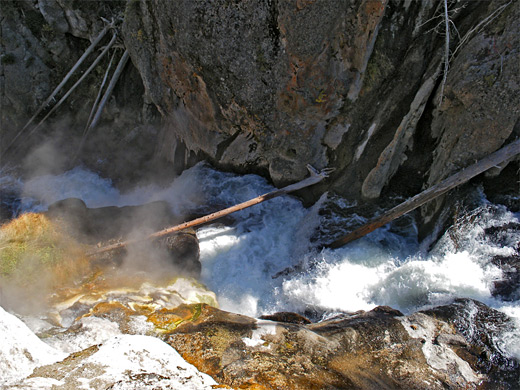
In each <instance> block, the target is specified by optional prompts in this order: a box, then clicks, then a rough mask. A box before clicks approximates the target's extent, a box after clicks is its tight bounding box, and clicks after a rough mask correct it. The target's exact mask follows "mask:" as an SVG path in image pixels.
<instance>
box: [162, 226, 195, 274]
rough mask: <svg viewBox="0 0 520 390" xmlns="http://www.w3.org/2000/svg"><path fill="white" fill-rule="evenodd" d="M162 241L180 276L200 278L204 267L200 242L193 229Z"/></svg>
mask: <svg viewBox="0 0 520 390" xmlns="http://www.w3.org/2000/svg"><path fill="white" fill-rule="evenodd" d="M161 241H162V245H165V246H166V248H167V250H168V254H169V255H170V256H171V258H172V261H173V263H174V264H175V266H176V267H177V268H178V270H179V273H180V274H182V275H188V276H193V277H196V278H197V277H199V276H200V272H201V270H202V265H201V263H200V249H199V240H198V238H197V235H196V234H195V231H194V230H193V229H192V230H191V231H182V232H179V233H176V234H172V235H170V236H168V237H166V238H164V239H163V240H161Z"/></svg>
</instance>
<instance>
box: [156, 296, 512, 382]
mask: <svg viewBox="0 0 520 390" xmlns="http://www.w3.org/2000/svg"><path fill="white" fill-rule="evenodd" d="M475 310H476V313H477V315H476V317H473V316H472V315H473V314H474V313H475ZM162 314H163V315H162V317H161V319H162V321H163V323H175V324H178V325H176V326H175V327H174V328H173V329H171V330H169V331H167V332H163V336H162V337H163V339H164V340H165V341H166V342H168V343H169V344H170V345H172V346H173V347H174V348H175V349H176V350H177V351H179V353H180V354H181V355H182V356H183V357H184V358H185V359H186V360H187V361H188V362H190V363H192V364H193V365H194V366H195V367H197V368H198V369H199V370H200V371H202V372H205V373H208V374H209V375H211V376H212V377H213V378H215V380H217V381H218V382H219V383H222V384H226V385H229V386H231V387H233V388H243V389H272V388H277V389H306V390H308V389H323V388H338V389H340V388H341V389H343V388H352V389H374V388H379V389H460V388H470V389H476V388H493V387H492V386H499V387H495V388H501V389H514V388H515V387H516V386H517V384H518V380H519V379H520V377H519V371H518V362H517V361H516V360H515V359H514V358H511V357H507V356H505V355H504V353H503V351H501V350H500V348H498V347H497V340H499V338H498V337H499V333H498V332H497V331H496V330H497V329H500V330H501V331H508V330H509V331H512V330H513V327H512V324H511V322H510V320H509V319H508V318H507V317H506V316H505V315H503V314H501V313H499V312H496V311H494V310H492V309H490V308H488V307H486V306H485V305H483V304H481V303H479V302H476V301H472V300H459V301H457V302H455V303H453V304H451V305H447V306H443V307H440V308H437V309H433V310H430V311H424V312H418V313H414V314H411V315H408V316H404V315H402V313H400V312H398V311H396V310H393V309H391V308H388V307H377V308H375V309H374V310H371V311H369V312H361V313H356V314H353V315H343V316H338V317H336V318H333V319H330V320H326V321H323V322H320V323H314V324H307V325H304V324H294V323H292V324H291V323H286V322H276V321H269V320H254V319H252V318H249V317H245V316H242V315H237V314H232V313H228V312H224V311H221V310H218V309H215V308H212V307H209V306H206V305H202V306H201V307H200V309H198V310H194V309H193V307H190V306H185V305H182V306H179V307H178V308H176V309H173V310H169V311H168V312H163V313H162ZM486 316H491V317H492V318H493V319H494V320H495V321H494V322H493V324H490V323H487V322H485V321H481V320H480V319H483V318H485V317H486ZM474 318H477V320H476V321H473V319H474ZM163 327H164V325H163ZM470 329H471V330H470ZM488 359H489V360H488Z"/></svg>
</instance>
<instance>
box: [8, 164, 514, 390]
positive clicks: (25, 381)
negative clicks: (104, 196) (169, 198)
mask: <svg viewBox="0 0 520 390" xmlns="http://www.w3.org/2000/svg"><path fill="white" fill-rule="evenodd" d="M199 169H200V168H199ZM202 170H203V172H204V175H203V176H204V177H206V178H208V177H210V176H211V174H210V173H211V171H208V168H207V167H206V168H202ZM212 174H213V175H216V177H217V178H218V182H219V183H220V184H221V185H224V186H225V183H228V184H231V188H232V189H233V188H234V189H235V190H236V188H237V187H236V184H237V181H236V180H237V179H238V178H236V177H233V176H230V175H223V176H221V174H217V173H216V172H215V173H212ZM253 179H254V178H253ZM255 180H256V179H255ZM287 201H289V200H287ZM287 201H284V200H283V199H282V200H280V206H281V207H282V208H287V207H289V206H288V205H289V204H292V202H293V201H292V200H291V201H290V202H289V203H287ZM336 203H337V204H338V205H339V203H338V202H337V199H336ZM165 205H166V206H168V203H167V202H163V203H161V202H155V203H150V204H147V205H144V206H125V207H114V206H111V207H101V208H99V207H98V208H88V207H87V206H86V205H85V203H84V202H83V201H81V200H79V199H77V198H73V199H65V200H61V201H59V202H57V203H54V204H51V205H49V206H48V208H47V211H45V213H35V214H31V213H26V214H22V215H21V216H20V217H19V218H17V219H14V220H12V221H10V222H8V223H4V225H2V228H1V231H2V236H1V237H2V240H3V241H2V245H3V252H2V253H3V254H4V253H5V245H13V244H17V245H18V244H21V243H25V244H29V243H30V244H31V245H33V246H31V245H29V246H26V249H25V250H27V248H28V249H29V250H30V251H32V253H33V255H34V254H36V255H37V256H35V259H37V260H38V259H39V261H40V262H41V263H40V264H39V265H38V266H37V267H33V268H30V267H27V264H28V263H27V261H28V260H27V259H24V261H23V262H21V263H19V264H18V267H20V268H19V269H20V270H22V271H23V272H22V273H18V274H17V273H16V272H13V271H12V270H11V271H9V272H10V274H11V275H15V276H16V278H15V279H14V280H15V281H16V283H17V286H18V287H21V289H20V288H19V289H16V288H11V287H13V286H12V285H10V284H9V283H7V281H9V277H6V274H9V272H7V271H6V270H5V269H3V278H2V295H1V298H2V306H4V308H7V309H9V310H10V312H11V314H10V313H8V312H6V311H5V310H4V309H2V311H1V312H0V327H1V328H2V330H3V331H2V337H3V341H2V343H1V347H0V348H1V349H0V367H2V370H3V372H4V379H3V380H4V383H3V384H2V385H3V386H4V387H5V388H6V389H7V388H10V389H11V388H13V389H51V388H52V389H75V388H78V387H86V388H91V389H106V388H112V389H137V388H139V389H168V388H172V387H173V388H183V389H184V388H186V389H211V388H233V389H323V388H331V389H374V388H380V389H446V388H448V389H460V388H467V389H515V388H517V386H518V383H519V382H520V367H519V361H518V359H517V358H515V356H514V355H512V354H511V348H510V347H511V344H514V343H517V342H518V340H517V333H518V327H517V326H518V325H517V324H515V321H514V318H511V317H509V316H508V315H506V314H504V312H503V311H498V310H495V309H493V308H491V307H489V306H488V305H486V304H484V303H482V302H480V301H478V300H476V299H471V298H458V299H455V300H453V299H451V301H450V302H448V303H446V304H440V305H427V304H426V305H424V304H423V308H422V309H419V310H410V309H409V308H406V306H405V305H403V303H402V302H403V301H401V302H400V301H399V300H397V301H396V307H399V306H401V307H403V310H397V309H395V308H392V307H391V306H387V305H379V306H375V307H373V308H371V309H370V308H367V309H364V310H356V311H349V310H345V309H343V310H338V309H336V310H330V309H328V310H326V309H325V307H326V303H323V301H322V303H321V306H320V305H317V304H316V303H315V304H310V303H307V304H304V302H305V300H303V302H301V303H300V305H299V306H298V305H296V306H295V307H298V311H299V313H295V312H290V311H282V312H280V311H278V312H277V311H276V310H271V311H269V312H266V313H261V312H257V314H256V315H244V314H238V313H233V312H231V311H229V309H227V310H226V309H223V308H222V307H221V305H220V304H219V296H224V297H225V299H223V302H224V306H225V308H228V307H229V302H228V300H229V297H226V294H225V293H224V292H223V291H222V290H219V292H218V294H215V293H214V292H212V291H210V290H209V289H208V287H206V286H204V285H203V284H202V283H200V282H199V281H197V278H200V277H202V278H204V273H205V272H207V270H205V268H206V267H207V266H206V265H205V264H206V262H207V256H208V253H207V251H208V248H207V245H208V241H207V238H204V237H208V236H210V237H212V238H211V239H213V240H214V239H215V237H218V236H219V235H223V236H225V235H226V234H229V229H235V228H237V227H239V226H241V225H240V224H241V223H244V221H248V222H247V224H246V226H247V230H249V231H255V230H257V229H259V226H258V224H259V223H260V224H262V223H268V222H267V221H265V216H264V217H262V216H261V213H259V214H257V215H256V216H255V214H252V215H249V216H247V217H246V218H245V219H244V216H237V219H233V220H230V221H227V226H226V224H225V225H214V226H208V227H205V228H202V229H201V230H200V231H199V232H197V236H198V237H200V238H198V237H197V236H195V235H193V234H192V235H190V234H187V235H186V237H187V239H188V241H189V245H186V246H185V249H186V248H188V249H189V250H187V251H184V252H178V251H177V252H176V249H178V248H179V246H180V247H182V238H181V239H180V241H175V240H170V241H169V242H163V243H160V242H156V243H153V244H150V245H146V246H144V247H142V248H129V249H128V250H127V251H126V253H121V252H114V253H112V254H110V255H105V256H104V257H100V258H97V259H90V260H88V261H85V259H84V258H83V257H82V256H81V255H79V256H78V253H80V254H81V253H85V252H84V250H85V246H84V245H85V244H86V243H87V242H88V244H89V247H91V246H90V245H92V244H93V243H95V242H96V240H102V241H103V240H104V241H103V242H107V241H110V242H111V240H118V239H121V238H123V237H127V236H128V235H131V234H132V233H135V232H133V229H130V228H129V227H130V226H131V225H135V223H130V221H135V220H136V219H137V220H138V221H140V222H143V223H142V224H137V225H139V226H141V228H142V229H144V227H145V225H146V224H145V223H144V222H145V219H144V216H145V215H146V216H148V217H149V218H146V222H147V223H148V225H147V226H148V227H149V228H150V229H152V228H155V229H157V228H159V227H160V226H161V225H162V224H168V223H172V222H173V221H175V220H176V218H177V217H175V216H174V214H173V213H172V211H171V210H172V208H171V207H165ZM265 207H268V206H265ZM292 207H294V206H292ZM153 211H156V212H153ZM329 211H330V210H329ZM314 212H316V211H314ZM490 212H491V211H490V210H487V211H486V209H485V208H484V209H483V210H481V211H480V214H478V213H476V212H475V213H474V214H473V216H467V217H466V218H470V219H471V223H468V220H467V219H465V220H464V219H463V220H464V221H465V223H466V225H464V224H463V222H462V221H459V224H458V226H457V227H454V228H452V230H451V231H449V232H448V233H447V235H446V239H448V240H450V242H451V243H452V245H458V246H460V247H461V248H462V249H464V248H463V247H464V245H467V243H465V240H467V237H468V236H472V235H473V234H474V230H472V229H473V227H472V225H478V224H479V222H478V219H479V218H481V219H482V218H484V217H483V216H482V215H483V214H486V213H490ZM291 213H292V214H295V210H293V211H291ZM151 215H155V216H160V218H156V219H154V218H151ZM310 215H312V213H311V214H310ZM310 215H307V216H306V217H304V218H307V219H308V218H310ZM326 217H330V216H326ZM256 218H260V220H262V219H264V222H259V221H260V220H256ZM255 221H256V222H255ZM78 222H81V223H78ZM405 225H406V224H405ZM219 226H221V227H220V228H219ZM267 226H269V225H267ZM63 227H66V229H65V230H63ZM287 228H288V224H287V223H285V225H284V229H285V230H287ZM394 228H398V226H394ZM218 229H221V230H220V233H219V230H218ZM271 229H272V227H271ZM515 229H517V225H515V224H514V223H510V222H509V223H506V222H505V219H502V220H501V221H499V220H495V222H494V226H493V227H489V228H487V231H486V236H487V237H488V238H489V239H490V240H491V241H493V242H495V244H497V245H498V246H502V247H508V246H511V245H512V242H510V241H511V240H514V237H516V236H517V233H518V232H517V230H515ZM144 230H146V229H144ZM27 232H33V233H34V234H32V235H27V234H28V233H27ZM401 232H402V231H401ZM515 232H516V233H515ZM9 234H10V235H9ZM20 234H21V235H20ZM242 235H243V236H246V235H247V232H246V231H243V232H242ZM42 237H43V238H45V240H43V241H42V240H41V238H42ZM63 237H66V240H65V241H64V240H63V239H62V238H63ZM109 237H110V239H109ZM390 237H391V235H390V236H389V235H387V236H386V239H389V238H390ZM86 238H88V240H86ZM82 240H83V242H81V241H82ZM194 240H195V241H194ZM199 241H200V248H199ZM64 242H67V243H68V246H64V244H63V243H64ZM239 242H240V241H239V240H238V241H234V244H232V245H235V246H237V245H238V246H239ZM282 242H283V241H282ZM366 244H367V243H366V242H365V243H364V244H363V245H366ZM513 244H514V243H513ZM227 245H230V244H227ZM42 248H47V252H41V250H42ZM215 248H216V247H215ZM361 248H363V247H361ZM513 248H514V247H513ZM213 250H216V249H213ZM362 250H364V251H369V252H370V251H371V254H370V256H374V255H375V252H374V251H373V249H369V248H368V247H366V246H365V247H364V249H362ZM480 250H482V248H480ZM78 251H79V252H78ZM28 253H29V252H26V254H28ZM52 253H54V254H55V255H57V254H61V255H62V256H61V257H60V256H53V258H54V260H55V261H56V262H54V263H53V262H46V261H45V260H46V259H47V260H48V258H49V257H50V256H51V254H52ZM64 253H65V254H66V255H67V256H63V254H64ZM267 253H268V252H264V253H263V254H262V257H264V258H265V256H266V254H267ZM278 253H282V252H281V251H280V250H278ZM73 254H75V256H76V258H75V259H76V260H75V261H72V262H71V261H68V260H67V259H70V257H71V256H72V255H73ZM225 255H226V256H228V257H230V256H231V257H232V256H233V254H232V253H231V252H228V253H227V254H225ZM179 256H180V257H182V259H183V263H181V264H183V266H184V267H179V266H178V265H179V263H178V261H179ZM351 256H352V255H351ZM516 256H518V252H514V253H513V252H511V253H510V254H509V255H507V256H504V255H500V256H499V255H497V256H495V257H492V258H491V259H490V263H493V264H499V263H500V264H503V265H504V266H503V267H502V269H503V270H504V272H503V273H502V274H501V275H502V279H500V278H499V277H497V278H496V280H495V282H494V286H495V289H494V291H493V295H494V296H495V299H504V300H509V302H515V300H516V299H517V297H516V295H514V293H511V292H512V291H513V292H514V291H517V290H518V281H517V280H516V279H515V277H514V275H516V271H515V269H514V267H515V263H514V262H511V261H510V260H509V259H515V258H516ZM367 259H368V257H367ZM363 261H367V260H363ZM459 261H462V259H459ZM201 262H202V271H203V272H202V274H200V266H201ZM188 263H192V264H195V265H196V267H188V268H186V267H185V266H186V265H187V264H188ZM426 263H427V262H426ZM426 263H424V264H426ZM29 264H30V262H29ZM465 264H468V263H465ZM222 266H223V265H222V264H221V267H222ZM404 266H406V264H404ZM408 266H416V265H414V261H410V262H409V263H408ZM16 267H17V266H16V265H14V269H16ZM243 267H244V268H242V270H238V271H239V274H240V272H241V273H242V274H243V275H242V278H245V277H246V273H247V272H255V271H254V270H253V268H249V269H248V268H246V267H247V265H243ZM264 267H268V263H265V265H264ZM197 268H198V269H199V271H196V270H197ZM182 269H188V270H189V272H188V273H186V272H181V270H182ZM220 270H221V272H228V273H229V272H232V270H231V269H225V270H224V269H222V268H220ZM352 270H354V268H352ZM31 272H32V273H33V274H32V277H30V276H31V275H30V273H31ZM213 272H218V268H214V269H213ZM290 272H296V273H297V274H298V275H299V277H302V274H303V273H304V272H308V273H309V274H315V275H318V274H320V270H319V265H317V264H316V262H315V263H314V265H311V268H309V269H308V270H302V269H301V268H300V270H299V271H297V270H293V271H290ZM335 272H337V273H339V272H341V270H340V269H339V268H338V269H337V270H336V271H335ZM371 272H377V271H375V270H374V271H371ZM467 272H470V270H469V269H468V270H467ZM268 273H269V271H268ZM35 274H36V275H35ZM44 274H47V275H54V276H55V277H54V278H47V280H46V283H38V281H40V282H41V280H42V275H44ZM272 274H273V272H270V275H272ZM390 275H391V277H390V276H389V280H387V281H385V282H384V283H386V284H380V285H379V287H378V290H379V291H382V292H384V291H385V290H388V291H390V290H391V289H392V288H396V286H395V285H392V283H391V279H392V278H401V282H400V283H404V284H406V283H407V281H406V279H404V276H405V275H407V274H406V273H405V271H402V273H401V274H399V273H398V272H397V273H395V274H394V275H393V276H392V274H390ZM270 277H271V276H270ZM286 277H287V278H288V281H290V282H291V283H292V284H290V286H292V289H293V290H295V289H298V288H303V293H306V294H307V295H310V294H312V293H313V289H315V288H316V286H314V285H313V283H315V281H314V282H313V279H312V278H311V279H309V281H310V282H311V283H309V284H307V285H306V286H303V287H302V285H298V284H297V278H294V277H293V279H291V277H292V276H291V275H286ZM421 277H422V278H424V277H425V274H424V270H423V271H421V270H420V268H417V269H416V270H415V271H414V272H413V273H412V274H411V275H410V276H409V278H410V280H411V283H415V284H418V283H419V284H420V283H421V282H420V278H421ZM435 277H436V278H439V277H441V274H438V275H436V276H435ZM239 278H240V276H239ZM414 278H415V279H414ZM353 282H354V281H353V280H349V279H348V278H345V279H344V282H343V283H344V284H345V283H353ZM423 282H424V281H423ZM327 283H329V284H333V283H334V282H333V279H329V281H328V282H327ZM381 283H383V282H381ZM443 283H444V287H443V289H447V288H449V283H454V280H452V281H449V280H445V281H444V282H443ZM223 287H225V286H219V288H220V289H221V288H223ZM506 287H507V288H506ZM429 288H430V289H431V291H430V292H429V293H428V294H431V295H435V294H440V293H441V291H442V289H441V290H437V291H435V290H434V289H433V287H432V286H430V287H429ZM464 288H468V287H464ZM274 289H276V287H274ZM305 290H307V292H305ZM405 292H406V289H403V290H402V291H401V292H400V295H401V299H404V298H403V296H402V295H404V294H405ZM409 293H410V292H408V294H409ZM17 294H19V295H18V297H19V299H14V297H16V295H17ZM244 295H245V294H244V293H242V297H241V298H243V296H244ZM358 295H359V293H358ZM469 295H471V294H469ZM35 296H37V297H38V298H39V299H34V298H35ZM418 298H420V299H424V297H418ZM336 299H337V300H340V301H341V300H345V301H347V302H345V307H348V300H352V299H357V300H359V296H355V295H352V294H348V293H345V295H344V296H338V297H336ZM31 301H32V304H31V305H29V304H28V303H29V302H31ZM399 302H400V303H399ZM302 303H303V304H302ZM329 305H330V307H333V306H334V305H335V304H333V303H332V302H329ZM355 305H356V304H354V306H355ZM357 305H359V303H357ZM392 306H393V305H392ZM419 306H420V305H419ZM428 306H429V307H428ZM279 307H281V306H279ZM302 308H303V309H302ZM305 308H306V309H305ZM405 308H406V310H405ZM35 313H37V314H35ZM15 315H16V316H17V317H18V318H16V317H15ZM20 320H21V321H20ZM21 367H25V368H24V369H21Z"/></svg>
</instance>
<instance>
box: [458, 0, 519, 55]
mask: <svg viewBox="0 0 520 390" xmlns="http://www.w3.org/2000/svg"><path fill="white" fill-rule="evenodd" d="M512 2H513V1H509V2H508V3H506V4H504V5H502V6H500V7H498V8H497V9H496V10H494V11H493V12H492V13H491V14H490V15H489V16H488V17H486V18H485V19H484V20H482V21H481V22H480V23H479V24H477V25H476V26H475V27H473V28H472V29H471V30H469V31H468V32H467V33H466V34H465V35H464V37H463V38H462V39H461V40H460V42H459V44H458V45H457V47H456V48H455V50H453V53H452V55H451V56H452V57H453V56H454V55H455V54H456V53H457V52H458V51H459V49H460V48H461V47H462V46H463V45H464V44H465V43H466V42H467V41H468V40H469V38H470V37H471V34H473V33H474V32H475V31H477V30H479V29H480V28H484V27H486V26H487V25H488V24H489V23H491V22H492V21H493V20H494V19H496V18H497V17H498V16H499V15H500V14H501V13H502V11H504V9H506V7H507V6H509V5H510V4H511V3H512Z"/></svg>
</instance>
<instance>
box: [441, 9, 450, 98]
mask: <svg viewBox="0 0 520 390" xmlns="http://www.w3.org/2000/svg"><path fill="white" fill-rule="evenodd" d="M444 27H445V29H446V38H445V39H444V74H443V76H442V83H441V97H440V102H439V105H441V104H442V100H443V97H444V87H445V85H446V80H447V79H448V69H449V64H450V19H449V15H448V0H444Z"/></svg>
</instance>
